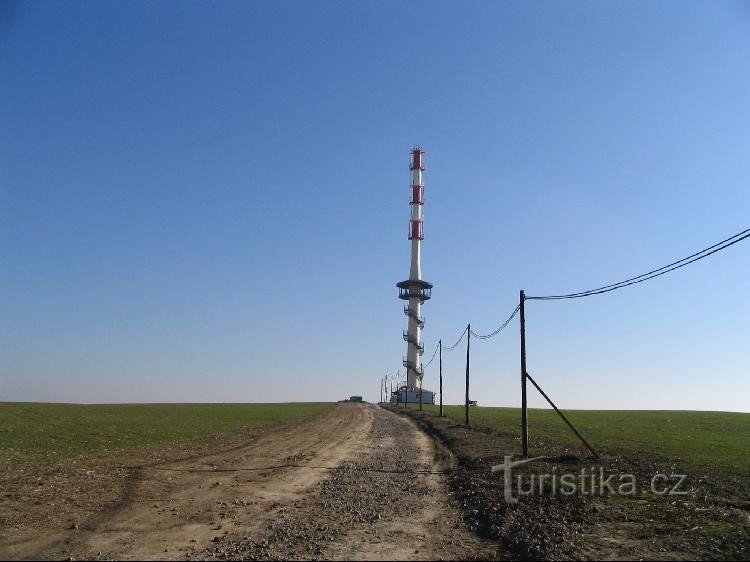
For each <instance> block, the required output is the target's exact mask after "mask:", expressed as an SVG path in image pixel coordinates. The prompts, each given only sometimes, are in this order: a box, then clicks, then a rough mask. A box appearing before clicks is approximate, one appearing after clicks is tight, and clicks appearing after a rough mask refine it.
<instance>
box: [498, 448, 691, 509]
mask: <svg viewBox="0 0 750 562" xmlns="http://www.w3.org/2000/svg"><path fill="white" fill-rule="evenodd" d="M549 458H550V457H534V458H531V459H521V460H517V461H514V460H513V457H512V456H509V455H506V456H505V461H504V462H503V464H497V465H495V466H493V467H492V472H493V473H494V472H502V473H503V483H504V488H505V490H504V492H505V501H506V502H508V503H517V502H518V498H519V497H520V496H531V495H553V496H557V495H563V496H572V495H574V494H580V495H586V496H597V495H598V496H604V495H620V496H632V495H636V494H638V493H639V492H640V491H641V490H642V488H643V485H642V484H640V487H639V482H638V479H637V478H636V476H635V475H634V474H609V475H606V477H605V472H604V467H602V466H599V467H595V468H582V469H581V470H580V472H575V473H574V472H567V473H557V472H553V473H552V474H516V475H515V476H516V479H515V482H514V480H513V469H514V468H515V467H517V466H521V465H524V464H527V463H530V462H534V461H538V460H547V459H549ZM686 478H687V476H686V475H685V474H662V473H657V474H654V476H653V477H652V478H651V481H650V484H649V486H648V488H647V490H649V491H650V492H651V493H653V494H656V495H660V496H666V495H669V496H672V495H685V494H687V493H688V492H687V490H685V489H684V482H685V479H686ZM514 484H515V487H514ZM514 492H515V493H514Z"/></svg>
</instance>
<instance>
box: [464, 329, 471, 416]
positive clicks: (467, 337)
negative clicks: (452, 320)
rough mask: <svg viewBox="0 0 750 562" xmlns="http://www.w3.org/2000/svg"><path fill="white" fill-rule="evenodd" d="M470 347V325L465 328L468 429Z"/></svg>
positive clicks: (465, 409) (465, 407) (467, 414)
mask: <svg viewBox="0 0 750 562" xmlns="http://www.w3.org/2000/svg"><path fill="white" fill-rule="evenodd" d="M470 346H471V324H469V325H468V326H466V404H465V405H464V412H465V414H466V427H469V348H470Z"/></svg>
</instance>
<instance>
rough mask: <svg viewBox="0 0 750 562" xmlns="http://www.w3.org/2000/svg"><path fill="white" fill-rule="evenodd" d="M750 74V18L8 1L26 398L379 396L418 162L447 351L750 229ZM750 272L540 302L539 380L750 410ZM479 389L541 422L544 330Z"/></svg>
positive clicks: (481, 8)
mask: <svg viewBox="0 0 750 562" xmlns="http://www.w3.org/2000/svg"><path fill="white" fill-rule="evenodd" d="M748 52H750V9H748V5H747V4H743V3H734V2H682V1H681V2H657V3H655V2H622V3H617V2H607V3H602V2H577V3H572V2H535V3H525V2H502V3H501V2H474V3H471V4H464V3H457V2H455V3H447V2H436V3H427V2H410V3H401V2H377V3H376V2H266V3H261V2H241V3H233V2H219V3H209V2H203V3H192V2H179V3H177V2H148V3H147V2H64V3H63V2H59V3H52V2H34V3H25V2H4V3H3V4H1V5H0V77H2V78H1V79H0V299H1V303H2V305H1V306H2V311H3V312H2V315H0V400H40V401H68V402H151V401H155V402H164V401H170V402H171V401H174V402H179V401H193V402H210V401H237V402H245V401H248V402H255V401H259V402H265V401H287V400H332V399H338V398H341V397H344V396H348V395H350V394H364V395H365V396H366V398H369V399H376V398H377V397H378V395H377V389H378V383H379V379H380V377H382V376H383V375H385V374H387V373H395V372H396V371H397V369H399V368H400V362H401V357H402V356H403V355H404V353H405V344H404V342H403V341H402V340H401V331H402V330H403V329H404V328H405V325H406V324H405V318H404V316H403V315H402V302H401V301H399V300H398V299H397V298H396V295H397V290H396V288H395V283H396V282H397V281H400V280H402V279H404V278H406V277H407V276H408V266H409V263H408V260H409V255H408V254H409V244H408V241H407V240H406V229H407V221H408V214H409V208H408V199H409V190H408V183H409V172H408V158H409V150H410V149H411V147H412V145H414V144H421V145H422V146H424V148H425V150H426V152H427V154H426V165H427V171H426V174H425V180H426V191H425V194H426V207H425V220H426V222H425V234H426V240H425V242H424V253H423V273H424V277H425V278H426V279H427V280H429V281H431V282H433V283H434V284H435V289H434V293H433V299H432V300H431V301H429V302H428V303H427V304H426V306H425V309H424V313H425V316H426V318H427V325H426V329H425V333H424V336H425V340H426V346H427V348H428V352H427V353H428V354H429V353H431V352H432V349H434V345H435V343H436V341H437V339H438V338H439V337H442V338H444V339H445V340H446V341H448V342H449V343H450V342H452V341H453V340H455V338H456V337H457V336H458V335H459V334H460V332H461V330H462V329H463V327H464V326H465V324H466V323H467V322H469V321H470V322H471V323H472V327H473V328H474V329H475V330H476V331H477V332H490V331H492V330H493V329H494V328H495V327H497V326H498V325H499V324H500V322H502V321H503V320H504V318H505V317H506V316H507V315H508V314H509V313H510V311H511V310H512V309H513V308H514V306H515V305H516V303H517V299H518V291H519V289H525V290H526V291H527V292H528V294H548V293H560V292H570V291H577V290H583V289H588V288H591V287H596V286H600V285H603V284H606V283H610V282H614V281H618V280H620V279H624V278H627V277H630V276H632V275H637V274H639V273H642V272H644V271H647V270H649V269H652V268H653V267H657V266H660V265H663V264H665V263H667V262H670V261H672V260H674V259H677V258H680V257H682V256H684V255H687V254H690V253H692V252H693V251H696V250H698V249H700V248H703V247H705V246H708V245H709V244H711V243H713V242H716V241H718V240H721V239H723V238H725V237H727V236H729V235H731V234H734V233H735V232H738V231H740V230H743V229H744V228H747V227H748V226H750V220H749V218H750V214H749V213H748V211H749V210H750V190H749V189H748V182H749V180H750V158H748V153H749V149H750V137H748V131H750V58H748V56H747V53H748ZM749 275H750V246H749V245H748V244H747V243H744V244H739V245H736V246H733V247H732V248H731V249H729V250H727V251H725V252H722V253H720V254H717V255H715V256H712V257H710V258H708V259H706V260H703V261H701V262H699V263H696V264H695V265H692V266H690V267H687V268H684V269H682V270H680V271H678V272H675V273H672V274H670V275H667V276H664V277H661V278H659V279H656V280H653V281H650V282H648V283H644V284H641V285H638V286H636V287H630V288H626V289H623V290H621V291H616V292H614V293H610V294H607V295H601V296H595V297H591V298H586V299H579V300H576V301H563V302H530V303H528V307H527V308H528V310H527V316H528V328H527V330H528V336H527V337H528V343H527V346H528V368H529V371H530V372H531V373H532V374H533V375H534V376H535V378H536V379H537V380H538V382H540V384H542V386H543V387H544V388H545V389H546V390H547V391H548V392H549V394H550V395H551V396H552V397H553V398H555V399H556V400H557V402H558V403H559V405H560V406H561V407H566V408H636V409H637V408H649V409H650V408H656V409H705V410H736V411H750V406H749V402H748V397H750V377H749V376H748V375H749V374H750V373H749V372H748V371H749V369H750V360H749V359H748V354H747V341H748V335H749V329H748V325H747V319H748V318H749V317H750V301H749V300H748V298H747V287H748V284H747V279H748V276H749ZM449 340H450V341H449ZM436 363H437V362H435V363H433V365H432V366H431V367H430V369H428V371H427V377H426V382H425V384H426V386H430V387H435V386H436V374H437V371H436V369H435V367H436ZM463 368H464V367H463V352H462V351H460V350H457V351H454V352H452V353H449V354H446V355H445V371H444V374H445V381H446V382H445V386H446V401H447V402H452V403H457V402H460V401H461V400H462V391H463ZM472 375H473V376H472V388H473V389H475V390H474V395H473V396H472V398H474V399H477V400H478V401H479V402H480V403H481V404H485V405H506V406H511V405H517V404H518V402H519V397H520V389H519V382H518V381H519V367H518V329H517V325H516V324H514V325H513V326H511V327H510V328H509V329H508V330H506V332H504V333H503V334H501V335H500V336H498V337H497V338H494V339H492V340H488V341H481V342H480V341H476V342H474V345H472ZM530 404H531V405H533V406H541V405H542V401H541V399H540V398H539V397H537V396H536V395H535V394H534V393H533V392H532V393H531V400H530Z"/></svg>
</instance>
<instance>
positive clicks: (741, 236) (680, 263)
mask: <svg viewBox="0 0 750 562" xmlns="http://www.w3.org/2000/svg"><path fill="white" fill-rule="evenodd" d="M747 238H750V228H749V229H746V230H743V231H742V232H739V233H737V234H735V235H734V236H730V237H729V238H727V239H726V240H722V241H721V242H718V243H716V244H714V245H713V246H709V247H708V248H705V249H703V250H701V251H700V252H696V253H694V254H691V255H689V256H687V257H685V258H682V259H681V260H677V261H675V262H672V263H670V264H667V265H665V266H662V267H660V268H658V269H654V270H651V271H649V272H647V273H643V274H641V275H638V276H636V277H631V278H630V279H625V280H624V281H620V282H619V283H612V284H611V285H604V286H603V287H599V288H598V289H589V290H588V291H580V292H578V293H568V294H567V295H548V296H544V297H526V300H559V299H578V298H581V297H590V296H592V295H600V294H602V293H608V292H610V291H615V290H617V289H622V288H623V287H627V286H629V285H636V284H638V283H643V282H644V281H648V280H649V279H653V278H655V277H659V276H660V275H664V274H666V273H669V272H671V271H674V270H675V269H680V268H681V267H685V266H686V265H690V264H691V263H694V262H696V261H698V260H702V259H703V258H707V257H708V256H710V255H712V254H715V253H716V252H720V251H721V250H724V249H726V248H728V247H729V246H732V245H734V244H736V243H737V242H742V241H743V240H746V239H747Z"/></svg>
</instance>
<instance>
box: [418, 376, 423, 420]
mask: <svg viewBox="0 0 750 562" xmlns="http://www.w3.org/2000/svg"><path fill="white" fill-rule="evenodd" d="M422 377H424V373H423V374H422ZM422 377H420V378H419V411H420V412H421V411H422Z"/></svg>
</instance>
